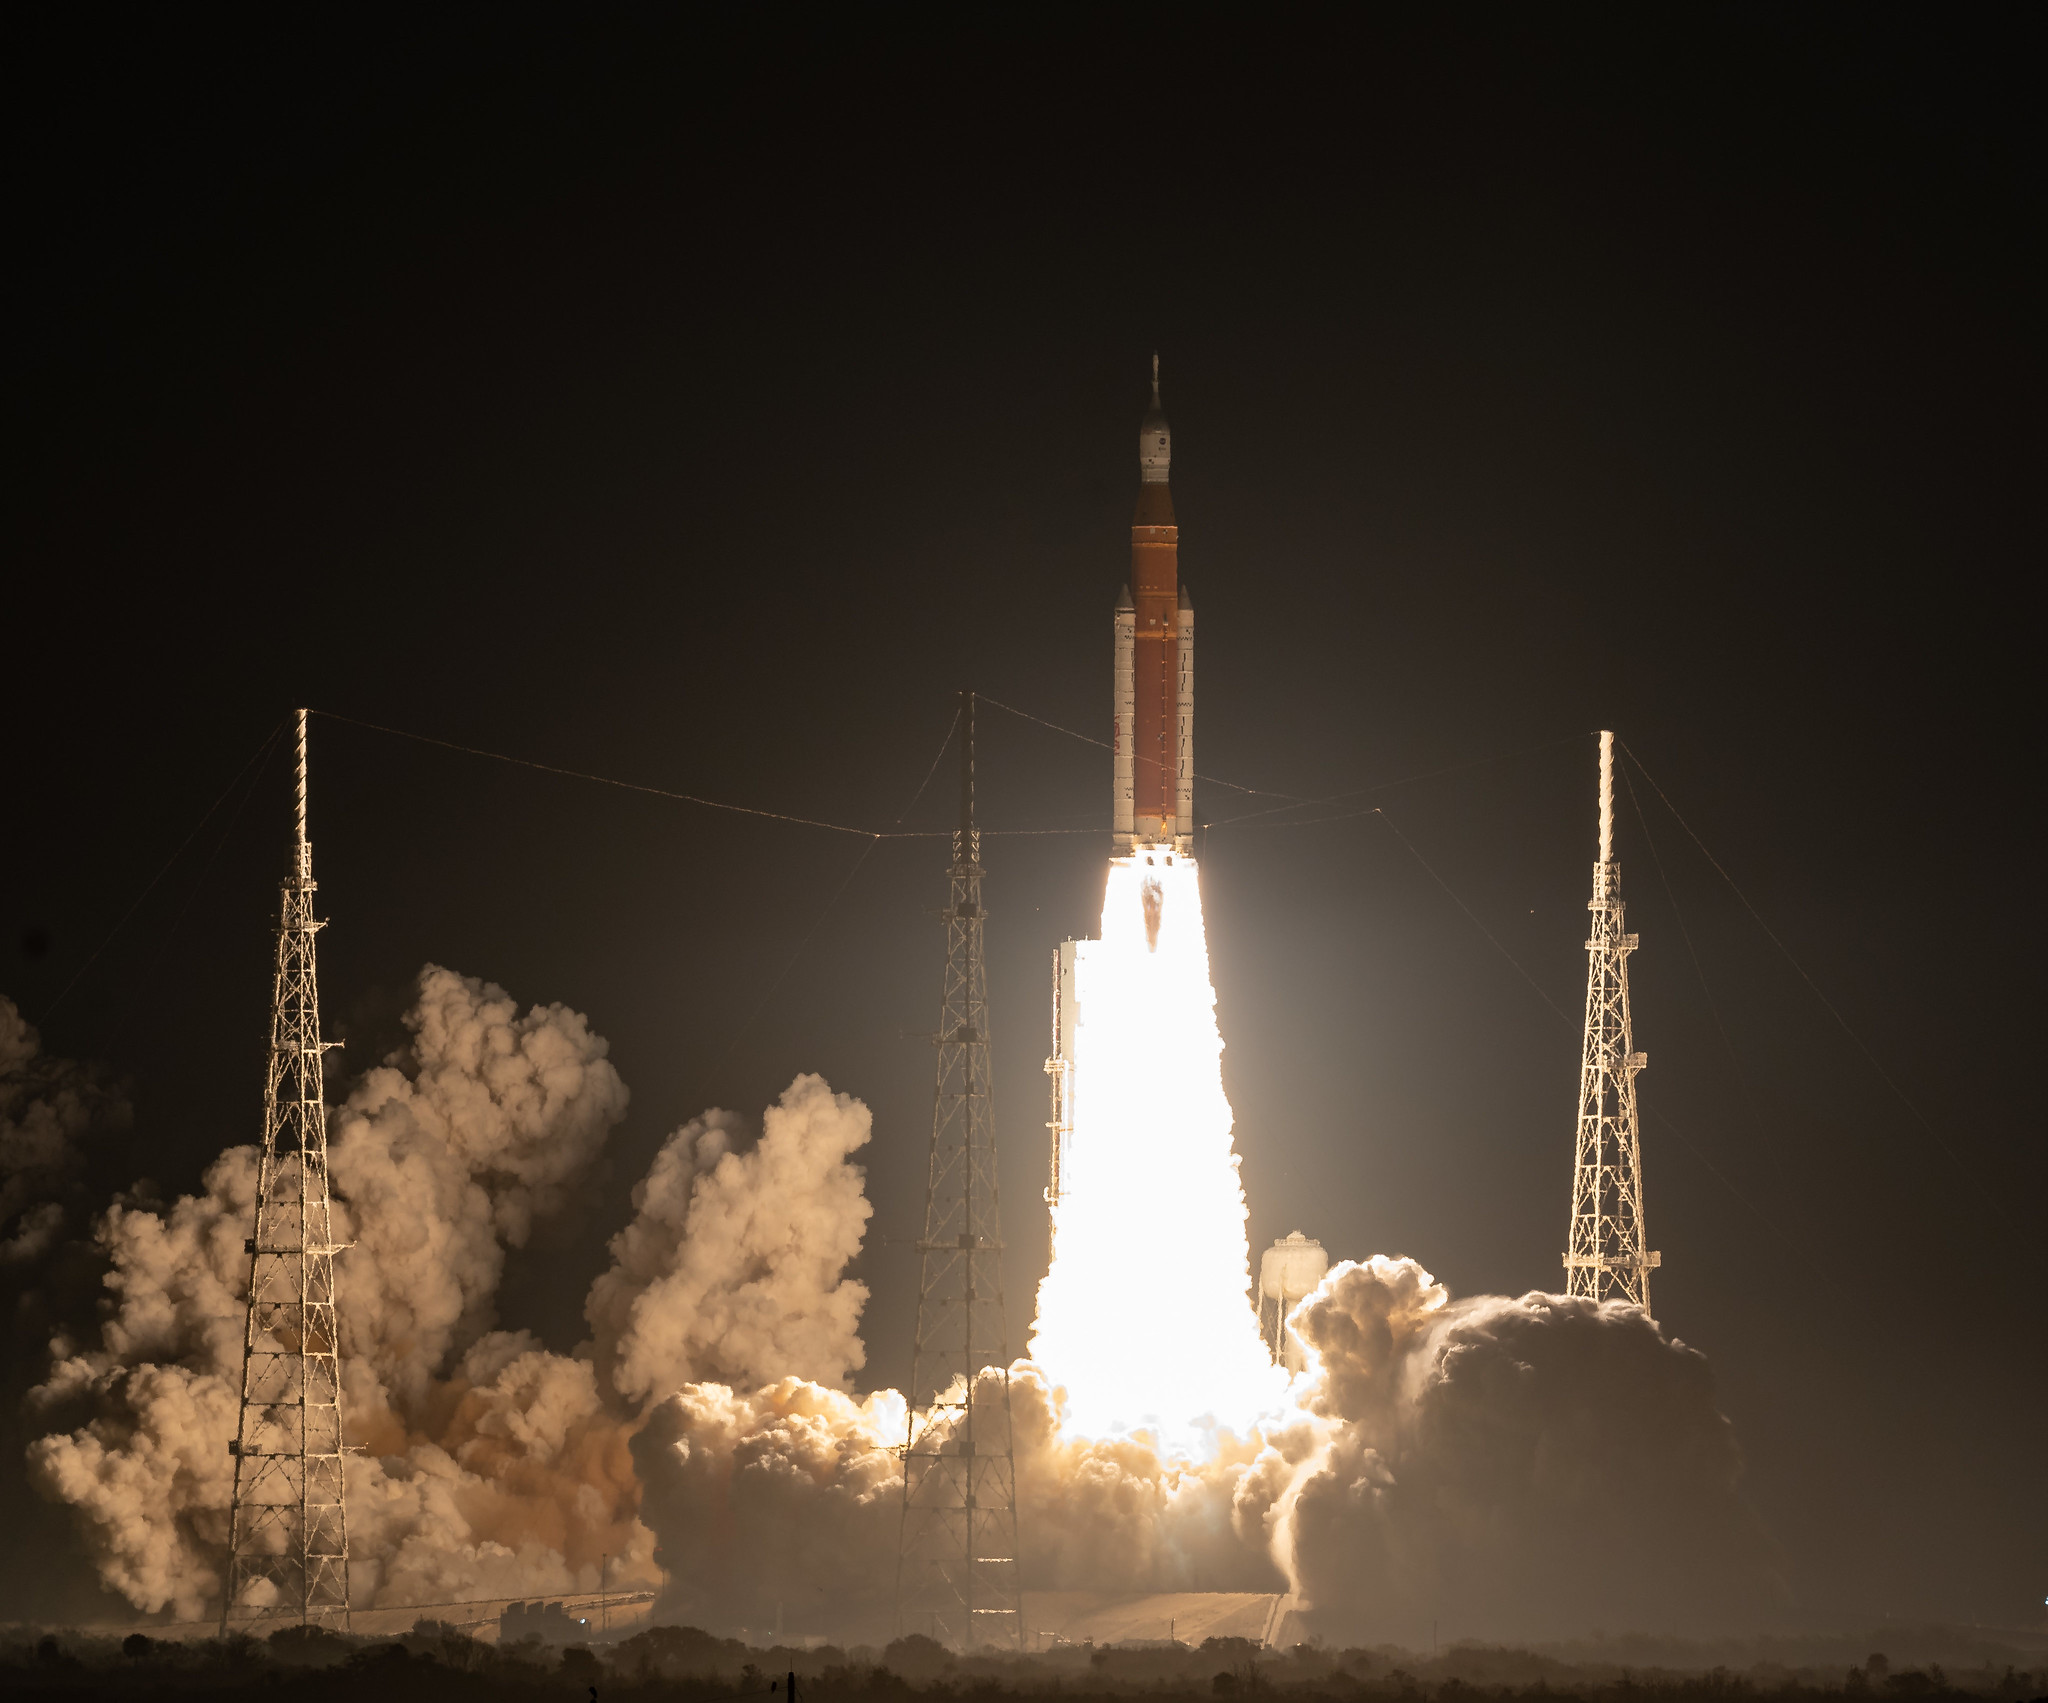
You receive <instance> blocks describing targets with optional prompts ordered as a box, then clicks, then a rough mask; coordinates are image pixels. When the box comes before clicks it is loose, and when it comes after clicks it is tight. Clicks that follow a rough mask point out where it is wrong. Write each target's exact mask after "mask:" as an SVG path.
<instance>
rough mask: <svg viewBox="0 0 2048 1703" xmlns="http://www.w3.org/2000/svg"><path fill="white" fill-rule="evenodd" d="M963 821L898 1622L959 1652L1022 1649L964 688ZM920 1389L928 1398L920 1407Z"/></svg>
mask: <svg viewBox="0 0 2048 1703" xmlns="http://www.w3.org/2000/svg"><path fill="white" fill-rule="evenodd" d="M959 728H960V825H959V827H958V828H957V829H956V830H955V831H954V834H953V866H952V869H951V871H950V876H949V889H948V904H947V906H946V909H945V910H944V912H942V913H941V914H942V916H943V917H944V919H945V924H946V969H945V983H944V992H943V995H942V998H941V1002H940V1010H939V1029H938V1033H937V1034H936V1035H935V1036H934V1037H933V1039H934V1040H935V1041H936V1042H937V1045H938V1071H937V1079H936V1082H935V1085H934V1089H933V1096H932V1143H931V1161H930V1166H929V1169H928V1171H927V1175H926V1183H925V1207H924V1235H923V1236H922V1238H920V1240H919V1241H918V1244H917V1247H918V1254H919V1275H918V1291H917V1335H916V1337H915V1339H914V1340H913V1342H912V1344H911V1363H910V1385H909V1388H908V1390H907V1391H906V1392H905V1393H906V1394H907V1395H908V1396H909V1408H910V1416H909V1420H908V1423H907V1427H906V1431H905V1436H904V1445H903V1517H902V1525H901V1529H900V1536H899V1540H898V1548H897V1561H896V1623H897V1631H898V1633H899V1634H902V1633H909V1632H922V1633H925V1634H927V1635H928V1636H930V1637H932V1638H935V1639H937V1640H938V1641H939V1642H940V1643H942V1644H945V1645H947V1646H948V1647H949V1648H952V1649H955V1650H971V1649H978V1648H980V1647H981V1646H983V1645H986V1644H994V1645H997V1646H999V1647H1001V1648H1004V1649H1010V1650H1020V1651H1021V1650H1022V1649H1023V1647H1024V1608H1023V1598H1022V1596H1021V1594H1020V1583H1019V1578H1018V1567H1017V1461H1016V1450H1015V1445H1014V1441H1013V1436H1012V1427H1011V1415H1010V1348H1009V1329H1008V1322H1007V1319H1006V1317H1005V1310H1004V1305H1003V1269H1002V1255H1003V1232H1002V1215H1001V1210H1000V1200H999V1197H998V1193H997V1187H996V1137H995V1114H994V1107H993V1104H992V1101H991V1098H990V1073H989V1027H988V965H987V959H986V957H985V955H984V950H983V936H982V928H983V923H984V920H985V913H984V912H983V910H982V904H981V875H982V869H981V841H980V836H979V835H978V834H977V833H976V832H975V828H974V695H973V694H972V693H971V692H962V693H961V694H960V723H959ZM920 1400H928V1401H929V1404H930V1405H929V1406H927V1407H926V1408H925V1409H923V1411H920V1410H919V1407H918V1403H919V1401H920Z"/></svg>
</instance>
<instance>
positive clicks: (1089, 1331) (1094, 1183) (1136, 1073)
mask: <svg viewBox="0 0 2048 1703" xmlns="http://www.w3.org/2000/svg"><path fill="white" fill-rule="evenodd" d="M1074 999H1075V1007H1076V1012H1075V1018H1076V1021H1075V1031H1074V1041H1073V1137H1072V1141H1071V1143H1070V1147H1069V1158H1068V1163H1067V1169H1066V1172H1065V1175H1064V1177H1063V1194H1062V1198H1061V1200H1060V1202H1059V1206H1058V1213H1057V1217H1056V1218H1055V1220H1054V1225H1053V1262H1052V1269H1051V1270H1050V1271H1049V1272H1047V1273H1046V1277H1045V1281H1044V1282H1043V1283H1042V1284H1041V1285H1040V1286H1039V1290H1038V1318H1037V1322H1036V1323H1035V1324H1034V1325H1033V1326H1032V1345H1031V1353H1032V1358H1033V1359H1034V1360H1035V1361H1037V1363H1038V1364H1039V1365H1040V1366H1041V1367H1042V1368H1043V1369H1044V1371H1045V1373H1046V1376H1047V1377H1048V1378H1049V1379H1050V1380H1051V1381H1052V1382H1053V1383H1054V1384H1056V1385H1061V1386H1064V1388H1065V1389H1066V1392H1067V1411H1066V1425H1067V1428H1068V1429H1069V1430H1070V1431H1074V1432H1078V1433H1080V1434H1082V1435H1086V1436H1096V1437H1102V1436H1111V1435H1115V1434H1116V1433H1118V1432H1124V1431H1139V1430H1143V1431H1149V1432H1151V1433H1152V1434H1153V1436H1154V1437H1155V1439H1156V1440H1157V1443H1158V1446H1159V1447H1160V1448H1161V1449H1162V1450H1165V1451H1167V1452H1170V1453H1174V1454H1180V1455H1195V1454H1206V1453H1208V1452H1209V1451H1210V1449H1211V1448H1212V1447H1213V1438H1214V1433H1215V1430H1216V1428H1217V1427H1219V1426H1220V1427H1224V1428H1227V1429H1229V1430H1232V1431H1235V1432H1237V1433H1239V1434H1240V1435H1241V1434H1243V1433H1244V1432H1245V1431H1246V1430H1247V1429H1248V1428H1249V1427H1250V1426H1251V1424H1252V1422H1253V1421H1255V1420H1256V1419H1257V1417H1258V1416H1259V1415H1260V1414H1262V1413H1267V1412H1271V1411H1273V1410H1274V1409H1276V1408H1277V1407H1279V1406H1280V1405H1282V1404H1283V1403H1284V1401H1285V1391H1286V1383H1287V1379H1286V1374H1285V1373H1284V1372H1282V1371H1281V1370H1280V1369H1279V1368H1277V1367H1275V1366H1274V1365H1273V1364H1272V1360H1271V1356H1270V1355H1269V1354H1268V1353H1267V1352H1266V1348H1265V1344H1264V1343H1263V1341H1262V1340H1261V1339H1260V1336H1259V1325H1258V1318H1257V1315H1256V1314H1255V1313H1254V1312H1253V1311H1252V1302H1251V1298H1250V1287H1251V1260H1250V1253H1249V1250H1248V1248H1247V1246H1246V1243H1245V1201H1244V1188H1243V1185H1242V1184H1241V1183H1240V1182H1239V1180H1238V1173H1237V1164H1238V1161H1237V1155H1236V1153H1235V1152H1233V1151H1232V1148H1231V1140H1230V1126H1231V1115H1230V1102H1229V1101H1228V1100H1227V1099H1226V1098H1224V1094H1223V1039H1222V1037H1221V1036H1220V1035H1219V1034H1218V1033H1217V1029H1216V994H1215V990H1214V988H1213V987H1212V986H1211V985H1210V981H1209V943H1208V938H1207V936H1206V935H1205V934H1204V932H1203V928H1202V891H1201V884H1200V879H1199V875H1198V872H1197V870H1196V867H1195V864H1194V861H1193V860H1192V859H1190V858H1185V857H1170V856H1169V854H1168V853H1167V852H1166V851H1165V850H1163V849H1160V848H1152V849H1149V850H1148V849H1141V850H1139V851H1138V852H1136V853H1135V854H1133V855H1132V856H1129V857H1120V858H1113V859H1112V860H1111V861H1110V865H1109V884H1108V888H1107V891H1106V892H1105V894H1104V897H1103V904H1102V938H1101V939H1100V940H1093V941H1087V942H1084V943H1083V945H1082V947H1081V950H1080V956H1079V961H1078V964H1077V966H1076V970H1075V988H1074Z"/></svg>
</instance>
